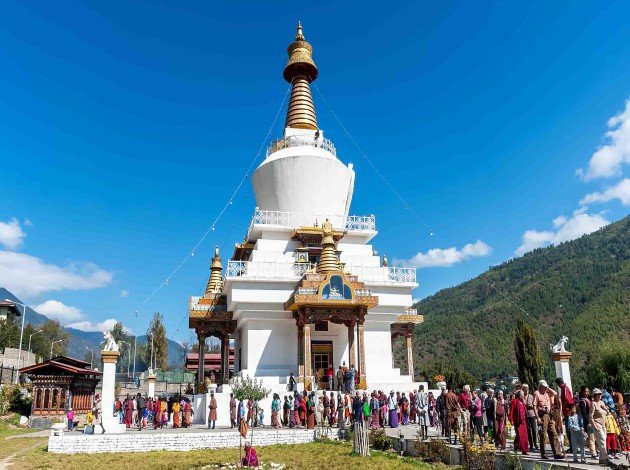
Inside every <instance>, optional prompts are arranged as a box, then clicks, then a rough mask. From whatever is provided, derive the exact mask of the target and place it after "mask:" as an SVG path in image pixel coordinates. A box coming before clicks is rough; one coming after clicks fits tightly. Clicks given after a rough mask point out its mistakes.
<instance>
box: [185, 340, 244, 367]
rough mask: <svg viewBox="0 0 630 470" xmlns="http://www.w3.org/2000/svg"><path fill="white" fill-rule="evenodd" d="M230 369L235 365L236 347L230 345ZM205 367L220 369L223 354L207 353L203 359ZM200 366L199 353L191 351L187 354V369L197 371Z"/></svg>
mask: <svg viewBox="0 0 630 470" xmlns="http://www.w3.org/2000/svg"><path fill="white" fill-rule="evenodd" d="M229 361H230V369H232V368H233V367H234V347H233V346H230V359H229ZM203 364H204V369H205V370H210V369H220V368H221V354H220V353H206V354H204V359H203ZM198 366H199V354H198V353H189V354H186V370H190V371H196V370H197V367H198Z"/></svg>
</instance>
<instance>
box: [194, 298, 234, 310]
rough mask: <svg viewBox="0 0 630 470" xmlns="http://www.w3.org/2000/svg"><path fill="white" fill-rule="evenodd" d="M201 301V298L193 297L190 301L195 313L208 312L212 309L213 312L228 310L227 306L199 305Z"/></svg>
mask: <svg viewBox="0 0 630 470" xmlns="http://www.w3.org/2000/svg"><path fill="white" fill-rule="evenodd" d="M199 299H201V297H197V296H193V297H191V299H190V309H191V310H194V311H206V310H208V309H210V308H212V310H226V306H225V305H220V304H218V305H217V304H214V305H213V304H200V303H199Z"/></svg>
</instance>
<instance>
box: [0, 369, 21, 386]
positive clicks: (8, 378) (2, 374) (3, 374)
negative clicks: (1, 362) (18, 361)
mask: <svg viewBox="0 0 630 470" xmlns="http://www.w3.org/2000/svg"><path fill="white" fill-rule="evenodd" d="M18 375H20V372H19V371H18V369H16V368H15V367H5V366H0V384H12V383H15V378H16V376H18Z"/></svg>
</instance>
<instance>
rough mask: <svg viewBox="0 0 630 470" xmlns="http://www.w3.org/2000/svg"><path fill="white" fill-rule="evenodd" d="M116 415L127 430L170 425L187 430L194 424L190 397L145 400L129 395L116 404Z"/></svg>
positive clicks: (140, 396)
mask: <svg viewBox="0 0 630 470" xmlns="http://www.w3.org/2000/svg"><path fill="white" fill-rule="evenodd" d="M114 415H115V416H118V422H119V423H121V424H122V423H124V424H125V426H126V427H127V428H132V427H134V428H136V427H137V428H138V430H142V429H147V427H148V426H152V427H153V429H161V428H164V427H166V426H168V425H169V424H170V425H171V426H172V427H173V428H187V427H189V426H190V425H191V424H192V419H193V409H192V406H191V403H190V399H189V398H188V397H182V396H178V395H175V396H172V397H168V398H167V397H156V398H151V397H149V398H144V397H143V396H142V395H141V394H140V393H138V394H137V395H136V396H135V397H132V396H131V395H127V397H126V398H124V399H122V400H121V399H117V400H116V402H115V403H114Z"/></svg>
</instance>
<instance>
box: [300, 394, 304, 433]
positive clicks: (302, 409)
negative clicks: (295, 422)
mask: <svg viewBox="0 0 630 470" xmlns="http://www.w3.org/2000/svg"><path fill="white" fill-rule="evenodd" d="M299 411H300V423H301V424H302V427H304V426H306V397H305V396H304V395H300V410H299Z"/></svg>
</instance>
